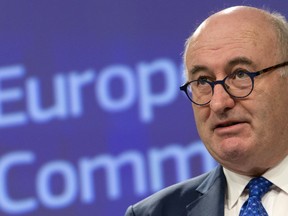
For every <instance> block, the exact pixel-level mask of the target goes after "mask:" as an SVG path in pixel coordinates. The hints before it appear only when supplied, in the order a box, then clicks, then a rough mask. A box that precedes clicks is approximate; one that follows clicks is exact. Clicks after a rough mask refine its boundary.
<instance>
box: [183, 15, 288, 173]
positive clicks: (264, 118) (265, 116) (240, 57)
mask: <svg viewBox="0 0 288 216" xmlns="http://www.w3.org/2000/svg"><path fill="white" fill-rule="evenodd" d="M250 15H251V17H250V18H252V19H250V18H249V12H248V14H244V15H243V13H242V15H241V14H239V13H238V14H225V15H222V16H221V15H220V16H218V17H214V18H212V19H211V20H210V21H209V22H207V23H206V24H204V25H202V27H201V30H200V31H198V32H197V33H196V34H195V38H194V39H193V41H192V43H190V45H189V48H188V50H187V54H186V68H187V70H188V71H192V70H194V69H195V68H201V69H200V70H196V71H197V72H194V73H190V72H188V77H189V80H194V79H198V78H199V77H201V76H204V77H207V78H208V79H211V80H214V81H215V80H222V79H223V78H224V77H225V76H227V74H229V73H232V72H233V71H235V70H237V69H239V68H241V69H245V70H247V71H250V72H254V71H257V70H261V69H263V68H266V67H269V66H272V65H275V64H278V63H281V62H280V61H281V58H279V54H278V50H277V47H278V46H277V45H278V44H277V42H276V36H275V35H274V32H273V29H272V28H271V26H270V25H269V24H268V23H267V22H265V21H263V17H262V16H260V15H259V17H257V15H256V16H255V14H250ZM251 20H253V23H251ZM265 25H266V27H267V28H265V27H264V26H265ZM284 69H286V70H288V69H287V68H284ZM279 71H280V69H277V70H275V71H271V72H268V73H265V74H262V75H260V76H258V77H256V78H255V79H254V90H253V92H252V93H251V94H250V95H249V96H248V97H247V98H245V99H233V98H231V97H230V96H229V95H228V94H227V93H226V92H225V90H224V88H223V86H221V85H216V86H215V88H214V95H213V97H212V100H211V102H210V103H209V104H208V105H206V106H197V105H193V110H194V115H195V121H196V125H197V129H198V132H199V135H200V137H201V139H202V140H203V142H204V144H205V146H206V147H207V149H208V151H209V152H210V153H211V155H212V156H213V157H214V158H215V159H216V160H217V161H218V162H219V163H221V164H222V165H223V166H225V167H226V168H228V169H230V170H233V171H235V172H238V173H240V174H246V175H257V174H261V173H263V172H265V171H266V170H267V169H268V168H270V167H272V166H274V165H276V164H277V163H279V162H280V161H281V160H282V159H283V158H284V157H285V156H286V155H287V153H288V112H287V109H288V96H287V93H288V81H287V79H288V78H287V77H281V76H280V72H279Z"/></svg>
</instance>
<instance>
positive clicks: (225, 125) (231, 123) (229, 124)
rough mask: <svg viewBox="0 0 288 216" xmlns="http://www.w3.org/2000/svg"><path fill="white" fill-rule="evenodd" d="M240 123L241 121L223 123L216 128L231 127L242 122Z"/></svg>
mask: <svg viewBox="0 0 288 216" xmlns="http://www.w3.org/2000/svg"><path fill="white" fill-rule="evenodd" d="M240 123H241V122H228V123H221V124H218V125H216V127H215V128H222V127H229V126H232V125H236V124H240Z"/></svg>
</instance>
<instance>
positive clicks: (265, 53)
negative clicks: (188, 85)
mask: <svg viewBox="0 0 288 216" xmlns="http://www.w3.org/2000/svg"><path fill="white" fill-rule="evenodd" d="M250 18H251V17H249V16H248V15H246V14H236V15H235V14H224V15H222V14H221V15H220V16H216V17H213V18H210V19H208V20H206V21H205V22H204V23H202V24H201V25H200V27H199V28H198V29H197V30H196V32H195V33H194V35H193V37H192V39H191V40H190V42H189V44H188V45H187V46H188V47H187V50H186V56H185V62H186V67H187V68H188V69H189V67H192V66H193V65H195V64H204V65H205V64H210V63H211V64H212V63H213V64H217V63H218V64H222V63H224V62H229V61H230V60H231V59H233V58H237V57H239V56H241V57H246V58H248V59H251V61H253V62H254V63H255V64H260V65H261V64H263V66H264V65H265V63H267V64H268V62H269V61H271V63H272V62H273V61H276V60H275V58H276V57H277V53H278V51H277V38H276V33H275V31H274V28H273V27H272V25H271V24H270V23H269V22H267V20H265V19H263V17H261V16H258V17H257V16H255V17H254V19H252V20H251V19H250ZM273 63H275V62H273Z"/></svg>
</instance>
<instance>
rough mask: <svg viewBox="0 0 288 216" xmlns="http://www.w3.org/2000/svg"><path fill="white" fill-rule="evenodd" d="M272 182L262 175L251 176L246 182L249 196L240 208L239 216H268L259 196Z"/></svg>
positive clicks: (262, 194)
mask: <svg viewBox="0 0 288 216" xmlns="http://www.w3.org/2000/svg"><path fill="white" fill-rule="evenodd" d="M271 185H272V183H271V182H270V181H268V180H267V179H265V178H263V177H258V178H253V179H251V181H250V182H249V183H248V185H247V188H248V189H249V198H248V199H247V200H246V202H245V203H244V204H243V206H242V208H241V210H240V216H268V214H267V212H266V211H265V209H264V207H263V205H262V203H261V198H262V197H263V196H264V194H265V193H266V192H267V191H268V190H269V188H270V186H271Z"/></svg>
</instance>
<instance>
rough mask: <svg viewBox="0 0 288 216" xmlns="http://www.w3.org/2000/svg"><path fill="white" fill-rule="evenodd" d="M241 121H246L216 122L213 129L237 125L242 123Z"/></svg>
mask: <svg viewBox="0 0 288 216" xmlns="http://www.w3.org/2000/svg"><path fill="white" fill-rule="evenodd" d="M243 123H247V122H246V121H235V120H233V121H225V122H218V123H217V124H215V125H214V127H213V129H214V130H215V129H218V128H219V129H220V128H228V127H231V126H235V125H239V124H243Z"/></svg>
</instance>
